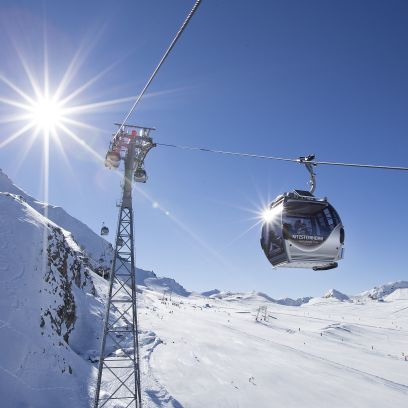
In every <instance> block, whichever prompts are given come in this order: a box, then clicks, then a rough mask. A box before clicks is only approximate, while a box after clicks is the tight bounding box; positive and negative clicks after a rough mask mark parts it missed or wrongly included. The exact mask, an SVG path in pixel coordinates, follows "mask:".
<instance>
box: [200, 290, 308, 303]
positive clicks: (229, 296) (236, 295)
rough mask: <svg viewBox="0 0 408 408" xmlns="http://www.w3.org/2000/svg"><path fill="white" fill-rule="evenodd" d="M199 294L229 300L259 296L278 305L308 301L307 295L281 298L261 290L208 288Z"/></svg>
mask: <svg viewBox="0 0 408 408" xmlns="http://www.w3.org/2000/svg"><path fill="white" fill-rule="evenodd" d="M201 295H202V296H204V297H209V298H212V299H225V300H229V301H233V300H240V299H248V298H250V297H252V298H254V297H261V298H264V299H266V300H267V301H268V302H272V303H277V304H279V305H285V306H301V305H303V304H304V303H307V302H309V300H310V299H312V298H311V297H310V296H309V297H303V298H298V299H291V298H283V299H274V298H272V297H270V296H269V295H267V294H266V293H263V292H249V293H241V292H230V291H224V292H223V291H220V290H218V289H213V290H209V291H207V292H201Z"/></svg>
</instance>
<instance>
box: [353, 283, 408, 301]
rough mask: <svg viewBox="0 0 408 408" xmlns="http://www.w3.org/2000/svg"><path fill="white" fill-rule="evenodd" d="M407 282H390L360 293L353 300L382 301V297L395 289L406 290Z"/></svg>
mask: <svg viewBox="0 0 408 408" xmlns="http://www.w3.org/2000/svg"><path fill="white" fill-rule="evenodd" d="M407 288H408V282H407V281H399V282H390V283H386V284H384V285H380V286H375V287H374V288H372V289H370V290H367V291H365V292H362V293H360V294H358V295H356V296H354V299H356V300H367V299H371V300H379V299H383V298H384V297H386V296H388V295H390V294H391V293H393V292H394V291H395V290H396V289H407Z"/></svg>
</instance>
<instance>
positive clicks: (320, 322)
mask: <svg viewBox="0 0 408 408" xmlns="http://www.w3.org/2000/svg"><path fill="white" fill-rule="evenodd" d="M1 190H6V192H3V193H0V285H1V286H0V287H1V289H2V295H1V296H0V395H1V404H0V406H1V407H4V408H15V407H30V408H51V407H59V408H68V407H73V406H75V407H79V408H85V407H90V406H92V398H93V395H94V383H95V378H96V360H97V358H98V350H99V343H100V334H101V326H102V320H103V317H104V311H105V300H106V296H107V282H106V280H105V279H103V278H102V277H100V276H99V275H98V274H96V273H95V272H94V271H95V270H96V269H97V268H98V261H99V259H98V258H99V255H100V254H99V253H98V251H97V250H96V249H97V246H98V245H99V244H100V243H101V241H102V243H103V242H104V240H102V238H101V237H99V236H98V235H97V234H95V233H94V232H92V231H91V230H90V229H89V228H88V227H87V226H86V225H84V224H82V223H80V221H78V220H75V218H73V217H72V216H70V215H69V214H67V213H66V212H65V211H64V210H63V209H61V208H60V209H58V211H56V210H55V211H54V210H53V209H55V208H57V207H52V206H51V205H48V204H47V205H45V204H43V203H39V202H38V201H36V200H35V199H34V198H32V197H30V196H29V195H28V194H26V193H25V192H24V191H22V190H21V189H19V188H17V187H16V186H14V185H13V184H12V182H11V181H10V180H9V179H8V178H7V177H6V176H5V175H4V173H0V191H1ZM7 190H9V191H8V192H7ZM44 208H47V209H48V210H49V211H48V215H49V218H47V217H45V216H44V215H43V210H44ZM58 214H59V217H58ZM61 214H63V216H61ZM51 218H53V219H51ZM61 220H62V224H64V226H62V225H61V224H59V223H58V222H60V221H61ZM72 226H73V228H72V230H70V229H69V228H71V227H72ZM78 237H79V238H78ZM88 241H90V243H89V242H88ZM106 244H107V243H106ZM103 245H105V244H103ZM101 248H102V246H101ZM94 250H95V251H96V252H95V251H94ZM110 250H111V249H110ZM106 251H109V245H107V246H106ZM94 257H95V258H94ZM137 277H138V284H139V288H140V290H141V294H140V296H139V297H138V309H139V323H140V325H141V331H140V345H141V350H140V355H141V373H142V387H143V393H142V398H143V406H144V407H146V408H153V407H162V408H175V407H177V408H183V407H185V408H196V407H197V408H198V407H203V406H211V407H218V408H224V407H237V406H240V407H244V408H246V407H251V408H252V407H257V408H269V407H270V406H272V402H273V405H279V406H285V407H292V406H298V405H302V406H304V407H306V408H307V407H310V408H311V407H313V408H316V407H321V408H324V407H327V406H330V407H335V408H343V407H344V406H355V407H363V408H364V407H370V408H380V407H384V406H398V407H399V406H401V407H402V406H405V404H406V401H407V399H408V369H407V367H408V365H407V364H408V361H405V360H406V359H405V356H407V355H408V350H407V346H406V345H407V344H408V317H407V313H406V310H408V289H407V288H408V284H407V282H397V283H394V284H387V285H382V286H381V287H378V288H373V289H371V290H370V291H367V292H363V293H362V294H360V295H358V296H357V297H352V298H351V300H352V301H348V302H344V301H339V300H347V299H346V298H347V297H346V295H343V294H341V293H340V292H338V291H336V290H331V291H330V292H329V294H330V295H329V296H327V297H322V298H316V299H311V298H301V299H297V300H293V299H279V300H275V299H273V298H271V297H269V296H268V295H267V294H265V293H262V292H249V293H234V292H221V291H219V290H213V291H209V292H206V293H203V294H195V293H192V292H189V291H187V290H186V289H184V288H183V287H182V286H181V285H180V284H179V283H177V282H176V281H174V280H173V279H171V278H159V277H157V276H156V275H155V274H154V273H153V272H150V271H145V270H139V269H138V270H137ZM169 292H171V293H172V297H171V300H170V297H168V296H163V293H169ZM360 299H364V302H359V300H360ZM371 299H374V300H375V299H383V300H384V302H377V301H372V300H371ZM288 305H290V306H297V307H288ZM299 306H300V307H299ZM256 317H258V318H256ZM110 318H111V319H112V320H116V319H117V316H115V312H112V314H111V316H110ZM108 349H109V350H110V351H111V352H112V353H114V354H115V355H116V353H118V352H120V350H118V349H117V348H116V347H115V344H114V343H110V344H108ZM114 385H115V382H114V381H112V383H109V382H107V383H104V384H103V386H102V391H103V392H106V390H108V389H112V388H113V387H114ZM390 404H391V405H390ZM125 406H126V404H122V402H121V401H117V403H116V405H115V407H116V408H122V407H125Z"/></svg>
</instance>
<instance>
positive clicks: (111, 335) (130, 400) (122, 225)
mask: <svg viewBox="0 0 408 408" xmlns="http://www.w3.org/2000/svg"><path fill="white" fill-rule="evenodd" d="M136 128H137V129H138V130H139V129H140V130H141V131H140V135H138V134H137V133H136V132H135V131H134V130H133V131H132V132H131V133H129V132H127V131H126V129H123V130H122V131H121V133H120V135H121V137H120V138H119V139H118V140H117V142H116V144H115V145H112V146H111V150H110V151H109V152H108V155H107V167H112V161H111V160H110V159H109V154H112V157H114V159H115V160H117V157H118V156H117V154H119V153H120V156H119V157H120V160H124V162H125V172H124V181H123V190H122V200H121V205H120V210H119V221H118V227H117V233H116V242H115V254H114V258H113V263H112V270H111V273H110V281H109V294H108V299H107V304H106V312H105V322H104V329H103V336H102V342H101V352H100V358H99V367H98V379H97V383H96V390H95V401H94V408H103V407H106V408H108V407H109V408H113V407H115V406H116V405H115V404H116V403H117V402H118V401H119V400H121V401H122V402H124V403H125V404H126V405H125V406H126V407H134V408H141V407H142V398H141V385H140V359H139V340H138V321H137V292H136V268H135V259H134V239H133V208H132V180H133V176H134V174H135V180H137V177H136V171H137V170H138V169H140V168H143V164H144V159H145V157H146V155H147V153H148V152H149V151H150V149H151V148H152V147H154V146H155V145H154V144H153V141H152V139H151V138H150V137H149V132H150V130H152V129H150V128H141V127H136ZM112 152H115V154H116V156H113V153H112ZM122 156H123V157H122ZM113 167H117V166H113ZM119 350H120V351H119ZM101 389H103V393H101Z"/></svg>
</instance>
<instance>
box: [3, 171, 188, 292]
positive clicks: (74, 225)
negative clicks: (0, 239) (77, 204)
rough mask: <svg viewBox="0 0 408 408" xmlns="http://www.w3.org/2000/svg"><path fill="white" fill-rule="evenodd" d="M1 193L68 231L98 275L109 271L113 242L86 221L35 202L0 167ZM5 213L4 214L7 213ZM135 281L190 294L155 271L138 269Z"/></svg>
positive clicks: (61, 210)
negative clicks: (12, 197)
mask: <svg viewBox="0 0 408 408" xmlns="http://www.w3.org/2000/svg"><path fill="white" fill-rule="evenodd" d="M0 192H6V193H11V194H14V195H16V196H18V197H19V199H20V200H21V201H25V202H26V203H27V204H28V205H29V206H30V207H31V208H32V209H34V210H36V211H38V212H39V213H40V214H42V215H44V217H46V218H48V219H49V220H51V221H52V222H53V223H55V224H56V225H58V226H59V227H61V228H63V229H64V230H66V231H69V232H70V233H71V237H72V239H73V240H74V241H75V242H76V243H77V244H78V246H79V247H80V250H81V252H82V253H83V254H84V255H85V257H86V258H87V259H86V262H87V264H88V266H90V267H91V268H93V269H94V270H95V271H97V272H98V273H99V274H101V270H103V272H104V273H105V274H106V273H107V271H109V269H110V266H111V262H112V258H113V248H112V245H111V244H110V243H109V242H107V241H106V240H105V239H103V238H102V237H101V236H99V235H98V234H96V233H95V232H94V231H92V230H91V229H90V228H89V227H88V226H87V225H86V224H84V223H83V222H81V221H79V220H78V219H76V218H75V217H73V216H72V215H70V214H68V213H67V212H66V211H65V210H64V209H63V208H61V207H56V206H53V205H51V204H46V203H42V202H40V201H37V200H36V199H35V198H33V197H32V196H30V195H29V194H27V193H26V192H25V191H24V190H22V189H21V188H19V187H17V186H16V185H15V184H13V182H12V180H11V179H10V178H9V177H8V176H7V175H6V174H5V173H4V172H3V171H2V170H1V169H0ZM6 212H7V211H6ZM6 212H5V213H4V214H6ZM136 283H137V284H138V285H144V286H146V287H148V288H154V289H157V290H161V291H163V290H170V289H171V290H172V291H174V292H175V293H176V294H179V295H182V296H188V295H189V293H190V292H188V291H186V290H185V289H184V288H183V287H182V286H181V285H180V284H179V283H177V282H176V281H174V280H173V279H171V278H162V277H157V275H156V274H155V273H153V272H151V271H147V270H144V269H141V268H137V270H136Z"/></svg>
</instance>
